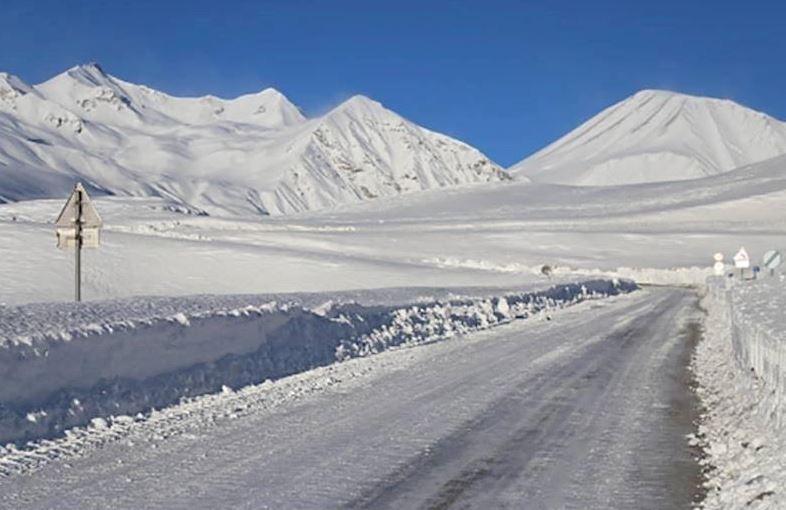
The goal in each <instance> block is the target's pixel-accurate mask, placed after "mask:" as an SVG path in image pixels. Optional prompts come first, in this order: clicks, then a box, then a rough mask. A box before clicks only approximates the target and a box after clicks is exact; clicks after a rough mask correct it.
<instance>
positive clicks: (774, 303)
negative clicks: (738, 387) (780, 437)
mask: <svg viewBox="0 0 786 510" xmlns="http://www.w3.org/2000/svg"><path fill="white" fill-rule="evenodd" d="M708 289H709V292H710V294H711V296H712V297H713V298H714V299H716V300H719V301H720V302H721V303H723V304H724V306H726V307H728V315H727V317H726V318H725V320H726V321H728V325H729V328H730V331H731V343H732V349H733V351H734V357H735V361H736V363H737V366H738V367H739V368H740V369H741V371H742V374H743V377H746V378H747V379H748V380H747V383H748V384H749V386H750V387H751V388H753V387H755V386H759V385H763V386H764V389H765V391H764V392H763V395H762V398H761V400H760V401H759V402H758V403H757V405H756V412H757V413H759V414H760V416H761V419H762V420H763V422H764V423H766V424H767V426H769V427H774V428H775V429H776V430H783V429H785V428H786V320H785V319H784V316H783V310H784V308H786V293H785V292H786V285H784V282H783V281H781V280H780V279H779V278H768V279H763V280H760V281H749V282H738V281H736V280H729V279H723V278H710V279H708ZM751 391H753V390H751Z"/></svg>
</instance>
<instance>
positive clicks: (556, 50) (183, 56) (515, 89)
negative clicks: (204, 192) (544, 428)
mask: <svg viewBox="0 0 786 510" xmlns="http://www.w3.org/2000/svg"><path fill="white" fill-rule="evenodd" d="M4 4H5V5H3V7H2V9H0V26H2V30H0V70H3V71H7V72H10V73H12V74H16V75H18V76H20V77H21V78H22V79H24V80H25V81H28V82H30V83H38V82H40V81H43V80H45V79H47V78H49V77H51V76H53V75H55V74H57V73H59V72H62V71H63V70H65V69H67V68H68V67H71V66H73V65H76V64H79V63H85V62H90V61H96V62H98V63H100V64H101V65H102V67H103V68H104V69H105V70H106V71H107V72H109V73H110V74H113V75H115V76H118V77H120V78H123V79H125V80H128V81H132V82H137V83H144V84H146V85H149V86H151V87H154V88H157V89H160V90H163V91H165V92H168V93H171V94H175V95H203V94H214V95H218V96H222V97H234V96H237V95H239V94H241V93H247V92H253V91H257V90H260V89H262V88H265V87H268V86H273V87H276V88H278V89H279V90H281V91H282V92H284V93H285V94H286V95H287V96H288V97H289V98H290V99H291V100H292V101H293V102H295V103H296V104H298V105H299V106H300V107H301V108H303V110H304V111H305V112H306V113H307V114H310V115H315V114H318V113H321V112H324V111H326V110H327V109H329V108H330V107H332V106H334V105H336V104H338V103H339V102H340V101H342V100H343V99H345V98H347V97H349V96H351V95H353V94H365V95H367V96H370V97H372V98H374V99H377V100H379V101H381V102H382V103H383V104H385V105H386V106H387V107H389V108H391V109H393V110H395V111H397V112H398V113H400V114H402V115H404V116H405V117H407V118H409V119H411V120H413V121H415V122H417V123H419V124H422V125H424V126H426V127H429V128H431V129H434V130H437V131H441V132H444V133H447V134H450V135H452V136H455V137H457V138H460V139H462V140H464V141H466V142H468V143H470V144H472V145H474V146H476V147H478V148H479V149H481V150H482V151H484V152H485V153H486V154H488V155H489V156H490V157H491V158H492V159H494V160H496V161H497V162H499V163H500V164H503V165H506V166H507V165H509V164H512V163H514V162H516V161H518V160H520V159H522V158H523V157H525V156H526V155H528V154H530V153H532V152H533V151H535V150H537V149H538V148H540V147H542V146H544V145H545V144H547V143H549V142H550V141H553V140H554V139H556V138H557V137H559V136H561V135H562V134H564V133H565V132H567V131H569V130H570V129H572V128H573V127H575V126H576V125H578V124H579V123H580V122H582V121H583V120H586V119H587V118H589V117H590V116H592V115H594V114H595V113H597V112H598V111H600V110H601V109H602V108H604V107H606V106H608V105H610V104H612V103H614V102H616V101H618V100H621V99H623V98H625V97H626V96H628V95H630V94H633V93H634V92H636V91H637V90H639V89H642V88H666V89H672V90H678V91H681V92H686V93H691V94H700V95H710V96H716V97H724V98H730V99H734V100H737V101H739V102H741V103H743V104H746V105H748V106H751V107H753V108H756V109H759V110H762V111H765V112H767V113H769V114H771V115H774V116H776V117H778V118H780V119H786V102H785V101H784V92H786V66H785V65H784V54H785V53H786V44H784V39H785V38H786V29H784V24H783V20H784V19H786V7H784V6H782V3H781V2H775V1H772V2H756V1H748V2H740V1H734V2H732V1H728V2H727V1H713V2H698V1H696V2H691V1H689V0H683V1H671V0H659V1H652V2H641V1H634V0H630V1H607V0H596V1H589V0H587V1H573V2H568V1H543V2H526V1H521V2H514V1H495V0H486V1H474V2H469V1H452V2H448V1H427V0H422V1H419V2H416V1H409V0H398V1H389V2H384V1H372V0H369V1H363V2H361V1H351V0H347V1H341V0H335V1H320V2H316V1H304V0H288V1H279V2H265V1H233V0H224V1H215V0H212V1H201V0H170V1H166V0H159V1H148V0H134V1H120V0H114V1H110V0H106V1H92V2H90V1H75V0H56V1H55V0H31V1H29V2H21V1H20V2H13V3H12V2H4Z"/></svg>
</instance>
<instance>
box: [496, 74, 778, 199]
mask: <svg viewBox="0 0 786 510" xmlns="http://www.w3.org/2000/svg"><path fill="white" fill-rule="evenodd" d="M784 153H786V124H784V123H783V122H780V121H778V120H776V119H773V118H772V117H769V116H767V115H765V114H763V113H760V112H757V111H754V110H751V109H749V108H745V107H743V106H741V105H739V104H737V103H735V102H733V101H729V100H724V99H712V98H703V97H695V96H689V95H686V94H679V93H674V92H668V91H663V90H643V91H641V92H638V93H637V94H635V95H633V96H631V97H629V98H628V99H626V100H624V101H621V102H620V103H617V104H616V105H614V106H612V107H610V108H608V109H606V110H604V111H603V112H601V113H600V114H598V115H596V116H595V117H593V118H592V119H590V120H589V121H587V122H585V123H584V124H582V125H581V126H579V127H578V128H576V129H575V130H574V131H572V132H570V133H568V134H567V135H565V136H564V137H562V138H561V139H559V140H557V141H556V142H554V143H553V144H551V145H549V146H548V147H546V148H544V149H543V150H541V151H539V152H537V153H535V154H534V155H533V156H531V157H529V158H527V159H525V160H524V161H522V162H521V163H519V164H517V165H515V166H514V167H513V168H511V170H512V171H513V172H515V173H517V174H520V175H525V176H527V177H530V178H531V179H533V180H535V181H544V182H555V183H562V184H574V185H615V184H633V183H640V182H655V181H669V180H684V179H693V178H699V177H704V176H707V175H714V174H718V173H722V172H726V171H729V170H733V169H734V168H738V167H740V166H744V165H747V164H751V163H755V162H758V161H763V160H765V159H769V158H772V157H775V156H778V155H780V154H784Z"/></svg>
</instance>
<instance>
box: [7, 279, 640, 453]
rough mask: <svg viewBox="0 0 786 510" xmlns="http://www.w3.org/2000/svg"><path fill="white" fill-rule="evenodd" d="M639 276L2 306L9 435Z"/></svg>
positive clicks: (46, 431) (256, 378)
mask: <svg viewBox="0 0 786 510" xmlns="http://www.w3.org/2000/svg"><path fill="white" fill-rule="evenodd" d="M635 288H636V285H635V284H634V283H632V282H628V281H618V280H613V281H612V280H592V281H585V282H580V283H570V284H560V285H555V286H553V287H550V288H547V289H543V290H533V289H530V290H510V289H507V290H506V289H497V290H496V293H495V291H493V290H489V289H479V290H475V291H472V290H468V289H465V290H463V291H456V290H452V291H447V290H445V289H416V290H410V291H409V293H407V292H404V291H402V290H398V291H396V290H392V291H378V292H377V293H376V294H375V293H374V292H373V291H365V292H355V293H343V294H331V295H330V296H327V295H319V294H309V295H276V296H197V297H191V298H168V299H167V298H149V299H139V298H134V299H127V300H117V301H106V302H98V303H86V304H81V305H74V304H37V305H24V306H19V307H2V308H0V375H2V379H3V384H2V386H0V442H7V441H15V442H20V441H25V440H30V439H33V438H41V437H51V436H54V435H57V434H59V433H61V432H62V431H63V430H64V429H66V428H69V427H73V426H77V425H82V424H85V423H87V422H89V421H90V420H91V419H94V418H96V417H107V416H113V415H128V414H134V413H138V412H144V411H147V410H150V409H151V408H155V407H162V406H166V405H170V404H172V403H176V402H178V401H179V400H181V399H183V398H188V397H193V396H196V395H200V394H205V393H212V392H216V391H220V390H221V389H222V388H224V387H230V388H237V387H240V386H244V385H248V384H254V383H259V382H262V381H264V380H266V379H273V378H278V377H282V376H286V375H290V374H294V373H298V372H302V371H305V370H308V369H310V368H313V367H316V366H321V365H327V364H330V363H334V362H336V361H341V360H344V359H348V358H352V357H357V356H365V355H369V354H373V353H376V352H380V351H383V350H385V349H389V348H391V347H395V346H399V345H402V344H414V343H423V342H432V341H436V340H439V339H443V338H450V337H452V336H455V335H457V334H462V333H465V332H469V331H473V330H477V329H483V328H488V327H491V326H494V325H497V324H501V323H504V322H508V321H510V320H513V319H517V318H526V317H530V316H532V315H533V314H544V313H547V311H548V310H549V309H553V308H556V307H562V306H567V305H570V304H573V303H576V302H579V301H583V300H586V299H592V298H597V297H603V296H609V295H616V294H619V293H622V292H630V291H632V290H634V289H635ZM355 298H361V299H362V301H358V300H357V299H355Z"/></svg>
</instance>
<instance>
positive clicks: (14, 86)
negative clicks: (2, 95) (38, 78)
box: [0, 73, 32, 95]
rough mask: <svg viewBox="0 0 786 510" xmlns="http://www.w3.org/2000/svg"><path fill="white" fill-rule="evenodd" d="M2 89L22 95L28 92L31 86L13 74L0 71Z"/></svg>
mask: <svg viewBox="0 0 786 510" xmlns="http://www.w3.org/2000/svg"><path fill="white" fill-rule="evenodd" d="M3 89H4V90H6V91H7V93H15V94H17V95H24V94H27V93H28V92H30V91H31V90H32V87H31V86H30V85H28V84H27V83H25V82H23V81H22V80H21V79H19V77H17V76H14V75H13V74H9V73H0V90H3Z"/></svg>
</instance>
